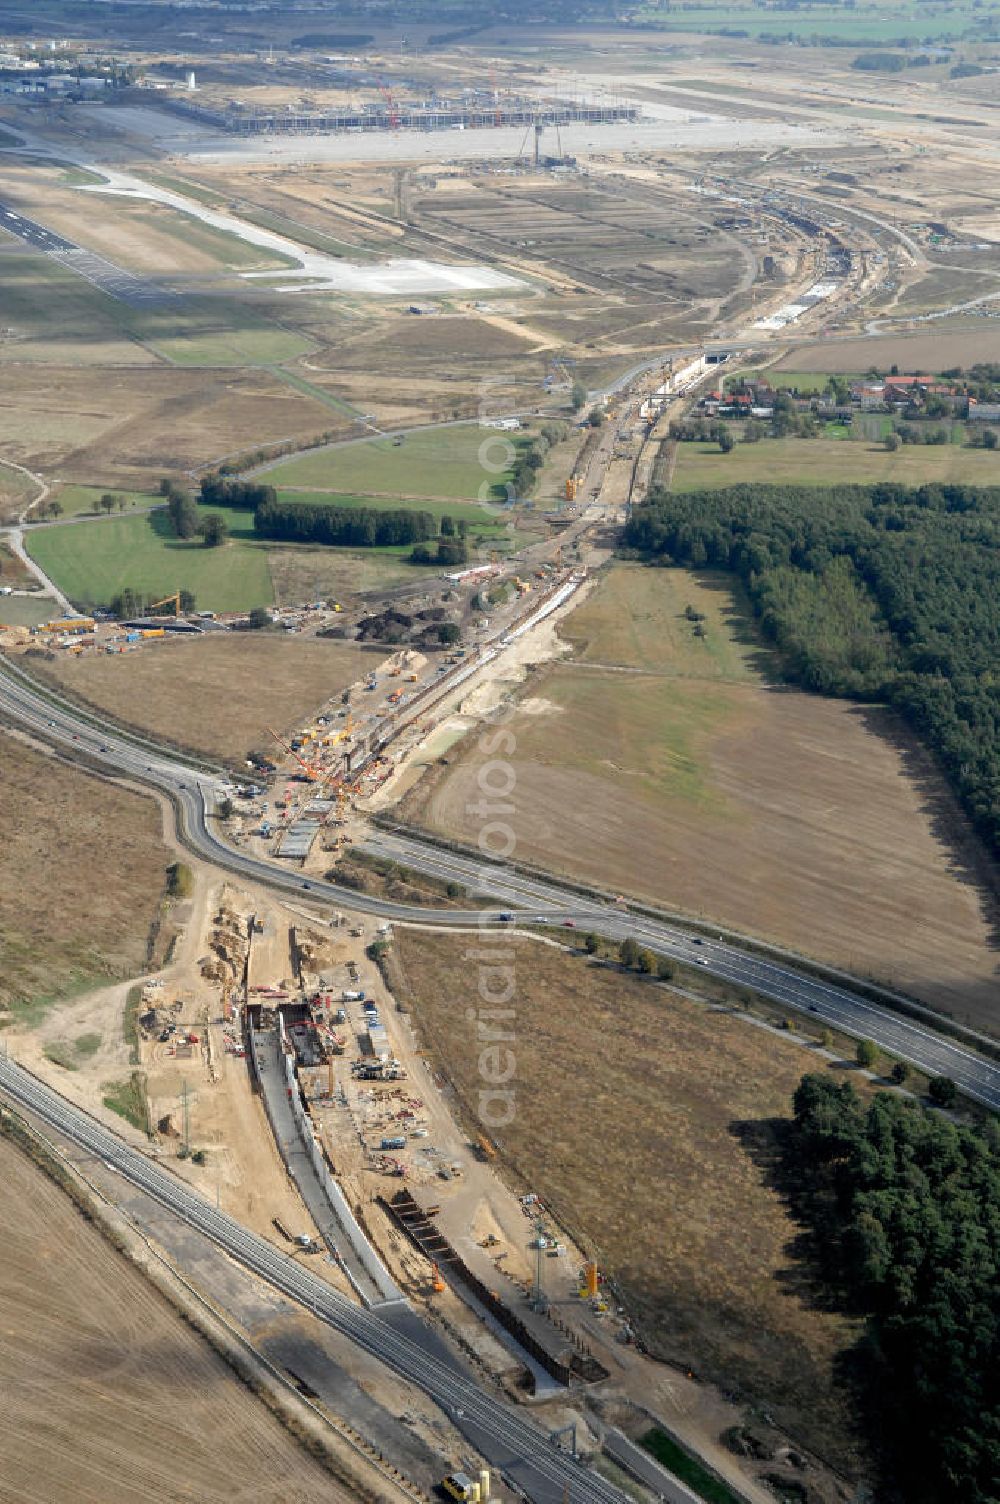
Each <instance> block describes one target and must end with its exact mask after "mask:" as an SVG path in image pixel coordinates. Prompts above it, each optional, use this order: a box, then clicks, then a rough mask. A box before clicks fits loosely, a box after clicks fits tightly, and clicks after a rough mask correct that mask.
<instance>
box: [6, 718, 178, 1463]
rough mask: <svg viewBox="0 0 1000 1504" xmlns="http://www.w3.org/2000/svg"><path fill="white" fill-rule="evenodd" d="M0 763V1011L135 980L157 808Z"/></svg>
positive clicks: (149, 908)
mask: <svg viewBox="0 0 1000 1504" xmlns="http://www.w3.org/2000/svg"><path fill="white" fill-rule="evenodd" d="M0 765H2V768H3V777H2V778H0V830H2V831H3V864H2V865H3V874H4V875H3V880H2V882H0V954H2V955H3V967H2V970H0V1009H3V1008H7V1007H10V1006H11V1004H17V1005H22V1004H23V1005H31V1004H38V1005H41V1004H42V1003H43V1002H44V1001H46V1000H50V999H58V998H59V997H60V995H63V994H65V993H68V992H76V991H79V990H81V989H82V988H83V987H84V986H86V985H88V984H89V985H91V986H93V985H96V984H97V983H98V982H99V981H100V980H102V979H104V978H108V977H123V976H129V975H132V974H133V973H135V972H137V971H140V970H141V969H142V967H143V965H144V964H145V957H146V942H147V937H148V935H149V931H150V926H151V924H152V922H153V919H154V917H155V914H156V910H157V907H158V904H159V902H160V898H161V896H162V894H163V889H164V883H165V879H166V867H167V864H168V863H169V861H170V860H171V856H170V853H169V852H168V851H167V849H166V847H165V846H164V845H163V843H162V837H161V824H160V815H159V811H158V809H157V807H156V805H155V804H154V803H153V801H152V800H151V799H144V798H143V797H142V796H141V795H139V794H132V793H129V792H127V791H126V790H124V789H118V788H113V787H111V786H110V785H109V784H106V783H104V782H103V781H101V780H100V779H98V778H92V777H89V776H87V775H86V774H84V773H81V772H78V771H76V770H71V769H69V768H67V767H65V766H64V765H63V764H62V763H59V762H56V761H55V760H54V759H53V758H50V757H46V756H44V755H43V754H41V753H38V752H34V751H32V750H31V749H30V748H27V747H25V746H23V745H22V744H21V743H20V742H17V741H15V740H13V739H12V738H11V737H8V736H3V737H2V738H0ZM0 1492H2V1491H0Z"/></svg>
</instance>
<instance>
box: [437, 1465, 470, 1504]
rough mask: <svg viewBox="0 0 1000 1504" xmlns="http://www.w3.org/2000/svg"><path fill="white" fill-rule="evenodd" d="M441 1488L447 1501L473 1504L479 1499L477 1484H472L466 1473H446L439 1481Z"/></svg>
mask: <svg viewBox="0 0 1000 1504" xmlns="http://www.w3.org/2000/svg"><path fill="white" fill-rule="evenodd" d="M441 1488H442V1491H443V1492H444V1493H446V1494H447V1495H448V1497H449V1499H456V1500H457V1501H458V1504H475V1501H476V1500H477V1499H478V1498H479V1484H478V1483H475V1482H473V1480H472V1479H471V1478H470V1477H469V1475H468V1473H448V1475H447V1476H446V1477H444V1478H442V1479H441Z"/></svg>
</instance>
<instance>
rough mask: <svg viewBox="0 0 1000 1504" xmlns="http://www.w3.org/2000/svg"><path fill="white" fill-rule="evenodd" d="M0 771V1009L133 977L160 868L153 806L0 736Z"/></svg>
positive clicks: (162, 854) (163, 859)
mask: <svg viewBox="0 0 1000 1504" xmlns="http://www.w3.org/2000/svg"><path fill="white" fill-rule="evenodd" d="M0 766H2V769H3V776H2V777H0V830H2V832H3V862H2V868H3V874H4V875H3V881H2V883H0V953H2V955H3V967H2V972H0V1008H2V1007H4V1006H9V1005H10V1004H11V1002H12V1001H14V1000H27V999H33V998H39V997H51V996H56V997H57V996H59V994H60V993H64V992H67V991H74V990H78V989H79V988H80V987H81V986H83V985H86V984H87V983H88V982H89V983H90V984H91V985H93V984H94V983H95V982H96V981H97V980H98V979H99V978H102V977H113V976H127V975H129V974H131V973H134V972H137V971H139V970H141V968H142V966H143V964H144V960H145V953H146V941H147V936H148V934H149V930H150V925H151V924H152V921H153V918H154V915H155V912H156V907H157V904H158V902H159V899H160V896H161V894H162V892H163V886H164V875H165V868H166V866H167V863H168V862H169V860H170V856H169V853H168V852H167V850H166V848H165V847H164V846H163V844H162V839H161V832H160V817H159V813H158V811H157V808H156V806H155V804H154V803H153V802H152V800H149V799H144V798H142V797H141V796H140V795H138V794H132V793H129V792H127V791H125V790H123V789H117V788H113V787H111V786H110V785H109V784H106V783H104V782H103V781H101V780H100V779H98V778H93V777H89V776H87V775H86V774H84V773H80V772H77V771H75V770H70V769H69V768H66V767H64V766H63V765H62V764H61V763H58V762H56V761H55V760H54V759H53V758H49V757H46V756H44V755H43V754H41V753H38V752H35V751H32V750H31V749H29V748H27V747H25V746H24V745H23V744H21V743H20V742H18V741H15V740H14V739H13V738H11V737H8V736H4V737H2V738H0ZM112 833H113V835H112Z"/></svg>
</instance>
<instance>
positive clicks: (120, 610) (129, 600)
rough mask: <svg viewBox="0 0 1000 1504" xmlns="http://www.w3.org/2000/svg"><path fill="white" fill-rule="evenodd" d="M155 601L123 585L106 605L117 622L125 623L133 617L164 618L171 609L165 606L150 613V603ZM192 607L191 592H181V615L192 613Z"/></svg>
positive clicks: (153, 596)
mask: <svg viewBox="0 0 1000 1504" xmlns="http://www.w3.org/2000/svg"><path fill="white" fill-rule="evenodd" d="M156 599H158V597H157V596H155V595H145V594H144V593H143V592H142V591H141V590H135V589H134V588H133V587H132V586H131V585H125V586H124V587H123V588H122V589H121V590H119V592H118V594H117V595H115V596H112V598H111V600H110V601H109V603H108V604H109V609H110V610H111V612H112V615H114V616H116V617H117V618H118V620H119V621H127V620H128V619H129V618H130V617H133V616H148V615H150V614H152V615H159V616H165V615H166V614H167V612H168V611H169V610H170V609H171V608H169V607H167V606H163V607H161V608H160V610H159V611H157V612H152V613H151V612H150V610H149V607H150V603H151V602H152V601H154V600H156ZM194 607H195V598H194V596H193V595H192V593H191V591H190V590H182V591H181V613H182V614H184V615H186V614H187V613H188V612H190V611H193V610H194Z"/></svg>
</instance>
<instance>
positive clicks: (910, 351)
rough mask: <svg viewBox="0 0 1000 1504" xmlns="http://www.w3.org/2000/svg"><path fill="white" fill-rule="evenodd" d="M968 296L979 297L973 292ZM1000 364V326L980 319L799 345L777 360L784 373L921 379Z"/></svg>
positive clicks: (945, 321) (946, 321)
mask: <svg viewBox="0 0 1000 1504" xmlns="http://www.w3.org/2000/svg"><path fill="white" fill-rule="evenodd" d="M968 296H969V297H973V296H975V294H974V293H972V292H970V293H969V294H968ZM995 360H1000V327H998V326H997V325H996V324H995V323H989V324H985V325H984V321H983V320H982V319H977V320H975V321H971V320H966V321H965V322H964V323H963V322H961V321H959V320H954V321H952V320H944V319H942V320H941V321H940V323H937V322H936V323H935V324H934V325H933V326H932V328H931V329H927V330H921V331H918V332H914V333H912V334H907V333H900V334H886V335H881V336H876V337H875V338H872V339H860V338H859V339H838V340H836V341H833V340H828V341H826V342H824V343H823V344H821V345H800V346H799V348H798V349H797V350H792V351H791V352H790V353H789V354H788V355H785V356H784V357H783V358H782V359H781V360H779V361H778V362H777V365H776V367H775V369H776V370H779V371H831V372H836V371H846V372H859V371H867V370H868V368H869V366H877V367H878V369H879V370H880V371H888V370H889V368H890V366H892V365H893V364H896V365H898V366H899V369H900V371H902V372H903V373H904V374H905V373H906V372H914V373H916V374H918V375H922V374H925V373H932V372H936V371H946V370H949V369H950V368H951V367H952V366H965V367H966V368H967V367H969V366H972V365H975V363H976V362H977V361H995Z"/></svg>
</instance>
